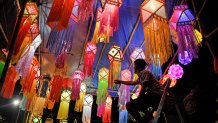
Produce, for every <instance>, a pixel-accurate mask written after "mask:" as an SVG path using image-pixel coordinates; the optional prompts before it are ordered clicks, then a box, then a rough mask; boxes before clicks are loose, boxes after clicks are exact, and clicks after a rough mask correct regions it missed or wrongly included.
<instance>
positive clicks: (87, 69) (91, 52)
mask: <svg viewBox="0 0 218 123" xmlns="http://www.w3.org/2000/svg"><path fill="white" fill-rule="evenodd" d="M96 52H97V47H96V45H95V44H93V43H87V45H86V49H85V56H84V65H83V72H84V74H85V76H91V75H92V67H93V64H94V60H95V54H96Z"/></svg>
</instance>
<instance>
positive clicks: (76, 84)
mask: <svg viewBox="0 0 218 123" xmlns="http://www.w3.org/2000/svg"><path fill="white" fill-rule="evenodd" d="M72 79H73V83H72V93H71V99H72V100H76V99H79V93H80V85H81V81H82V80H83V79H84V74H83V72H82V71H80V70H76V71H75V72H73V74H72Z"/></svg>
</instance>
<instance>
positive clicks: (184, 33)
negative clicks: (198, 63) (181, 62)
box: [169, 5, 199, 58]
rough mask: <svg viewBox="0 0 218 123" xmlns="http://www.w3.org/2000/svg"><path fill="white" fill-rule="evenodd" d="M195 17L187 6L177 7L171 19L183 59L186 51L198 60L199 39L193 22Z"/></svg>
mask: <svg viewBox="0 0 218 123" xmlns="http://www.w3.org/2000/svg"><path fill="white" fill-rule="evenodd" d="M194 19H195V17H194V16H193V14H192V13H191V11H190V10H189V9H188V6H187V5H179V6H175V7H174V10H173V14H172V16H171V18H170V20H169V21H170V28H171V29H172V30H175V31H176V32H177V35H178V41H175V43H176V44H177V45H178V53H180V54H181V55H182V56H183V57H184V55H185V51H187V53H188V54H189V56H192V57H193V58H198V47H197V44H198V42H199V41H198V40H199V39H198V37H196V35H195V32H194V28H193V25H192V22H193V21H194Z"/></svg>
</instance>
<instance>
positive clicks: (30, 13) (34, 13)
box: [23, 2, 38, 22]
mask: <svg viewBox="0 0 218 123" xmlns="http://www.w3.org/2000/svg"><path fill="white" fill-rule="evenodd" d="M23 15H24V17H28V18H29V19H30V20H31V22H33V21H34V20H36V18H37V17H38V7H37V5H36V3H35V2H27V3H26V7H25V10H24V14H23Z"/></svg>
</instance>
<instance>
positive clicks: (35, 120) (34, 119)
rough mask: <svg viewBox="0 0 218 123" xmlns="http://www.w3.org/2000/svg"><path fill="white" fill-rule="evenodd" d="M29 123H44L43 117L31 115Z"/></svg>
mask: <svg viewBox="0 0 218 123" xmlns="http://www.w3.org/2000/svg"><path fill="white" fill-rule="evenodd" d="M28 123H42V115H38V114H34V113H31V115H30V118H29V122H28Z"/></svg>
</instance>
